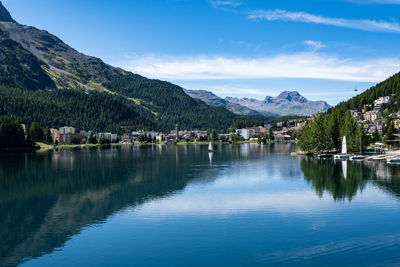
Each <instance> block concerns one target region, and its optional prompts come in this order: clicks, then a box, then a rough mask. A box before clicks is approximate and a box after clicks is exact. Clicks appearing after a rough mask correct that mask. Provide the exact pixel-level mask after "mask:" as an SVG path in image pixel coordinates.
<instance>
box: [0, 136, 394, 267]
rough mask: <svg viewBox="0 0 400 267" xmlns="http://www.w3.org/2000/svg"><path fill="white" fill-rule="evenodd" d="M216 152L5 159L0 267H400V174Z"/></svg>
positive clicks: (226, 149) (237, 149)
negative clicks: (8, 266)
mask: <svg viewBox="0 0 400 267" xmlns="http://www.w3.org/2000/svg"><path fill="white" fill-rule="evenodd" d="M214 148H215V149H216V152H215V153H209V152H208V150H207V149H208V147H207V145H189V146H120V147H111V148H95V149H64V150H59V151H48V152H44V153H17V152H15V153H7V154H5V153H2V154H0V265H18V264H23V265H26V266H115V265H118V266H120V265H123V266H263V265H268V266H284V265H296V266H313V265H325V266H371V265H373V266H395V265H397V266H399V265H400V201H399V200H400V167H397V166H388V165H386V164H385V163H376V162H354V163H352V162H334V161H333V160H317V159H312V158H307V157H293V156H291V155H290V152H292V151H295V150H296V146H295V145H291V144H272V145H258V144H242V145H215V146H214Z"/></svg>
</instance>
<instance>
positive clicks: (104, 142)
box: [99, 136, 111, 145]
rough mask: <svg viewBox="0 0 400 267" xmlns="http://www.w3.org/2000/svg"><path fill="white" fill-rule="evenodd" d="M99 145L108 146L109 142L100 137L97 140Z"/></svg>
mask: <svg viewBox="0 0 400 267" xmlns="http://www.w3.org/2000/svg"><path fill="white" fill-rule="evenodd" d="M99 144H100V145H109V144H111V140H110V139H108V138H105V137H103V136H102V137H100V139H99Z"/></svg>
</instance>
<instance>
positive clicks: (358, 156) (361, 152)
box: [350, 128, 368, 160]
mask: <svg viewBox="0 0 400 267" xmlns="http://www.w3.org/2000/svg"><path fill="white" fill-rule="evenodd" d="M361 137H362V134H361V128H360V155H353V156H351V157H350V160H364V159H366V158H368V157H367V156H364V155H363V151H362V138H361Z"/></svg>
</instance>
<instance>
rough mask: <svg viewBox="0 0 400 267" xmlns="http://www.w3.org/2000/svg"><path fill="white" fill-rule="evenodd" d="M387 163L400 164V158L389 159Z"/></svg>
mask: <svg viewBox="0 0 400 267" xmlns="http://www.w3.org/2000/svg"><path fill="white" fill-rule="evenodd" d="M386 162H387V163H389V164H400V158H397V157H395V158H388V159H387V160H386Z"/></svg>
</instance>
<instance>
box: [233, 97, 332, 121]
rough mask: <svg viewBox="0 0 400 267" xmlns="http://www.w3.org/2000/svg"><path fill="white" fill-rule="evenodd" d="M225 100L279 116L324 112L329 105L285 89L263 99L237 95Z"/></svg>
mask: <svg viewBox="0 0 400 267" xmlns="http://www.w3.org/2000/svg"><path fill="white" fill-rule="evenodd" d="M225 100H226V101H228V102H229V103H233V104H237V105H241V106H245V107H248V108H250V109H253V110H255V111H257V112H259V113H264V112H271V113H276V114H279V115H281V116H287V115H300V116H308V115H312V114H315V113H318V112H324V111H326V110H328V109H329V108H330V105H329V104H328V103H326V102H325V101H310V100H308V99H306V98H305V97H303V96H302V95H300V94H299V92H296V91H293V92H290V91H285V92H282V93H281V94H280V95H278V96H277V97H271V96H267V97H266V98H265V99H264V100H257V99H251V98H241V99H239V98H237V97H226V98H225Z"/></svg>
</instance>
